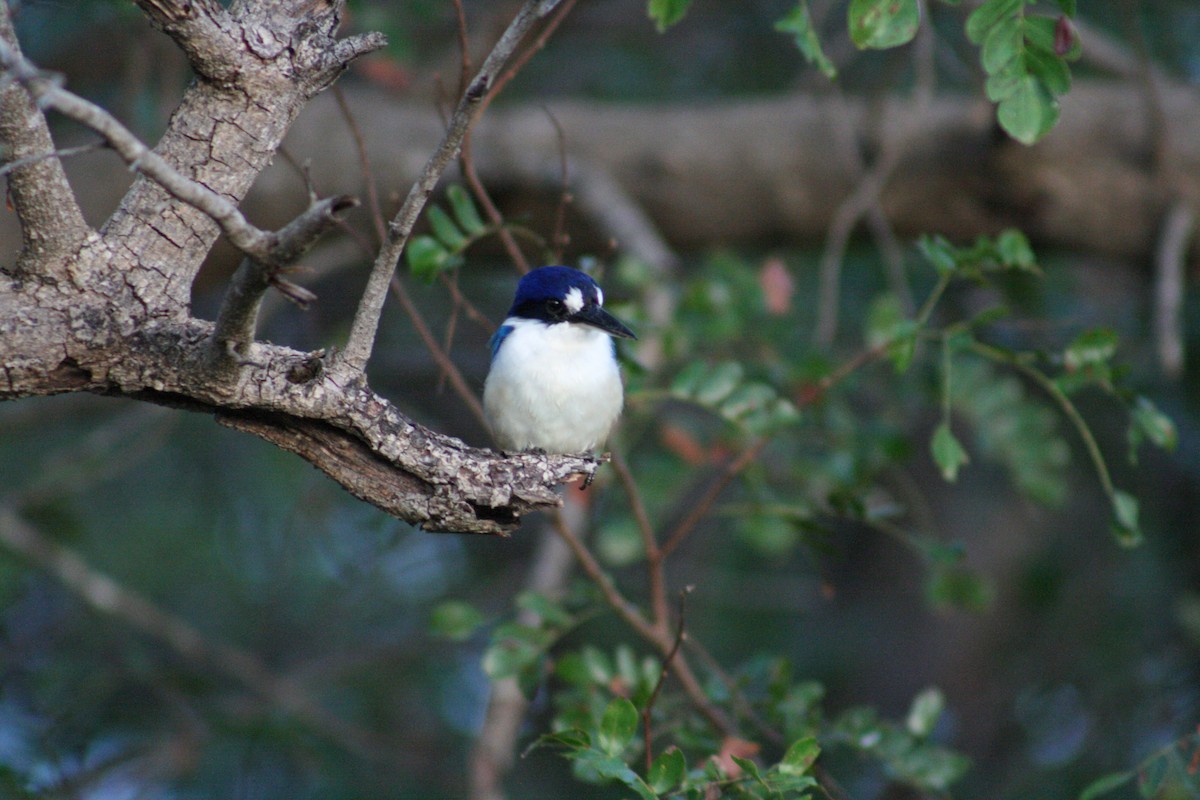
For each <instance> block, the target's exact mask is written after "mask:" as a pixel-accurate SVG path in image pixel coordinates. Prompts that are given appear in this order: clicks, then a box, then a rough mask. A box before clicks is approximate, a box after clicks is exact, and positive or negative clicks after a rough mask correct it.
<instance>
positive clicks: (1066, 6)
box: [1055, 0, 1075, 17]
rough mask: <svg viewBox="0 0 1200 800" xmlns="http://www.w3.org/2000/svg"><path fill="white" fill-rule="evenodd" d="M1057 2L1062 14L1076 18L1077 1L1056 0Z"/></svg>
mask: <svg viewBox="0 0 1200 800" xmlns="http://www.w3.org/2000/svg"><path fill="white" fill-rule="evenodd" d="M1055 2H1056V3H1058V7H1059V8H1060V9H1062V13H1064V14H1066V15H1067V16H1068V17H1074V16H1075V0H1055Z"/></svg>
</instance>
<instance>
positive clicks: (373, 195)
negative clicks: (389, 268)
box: [333, 84, 387, 246]
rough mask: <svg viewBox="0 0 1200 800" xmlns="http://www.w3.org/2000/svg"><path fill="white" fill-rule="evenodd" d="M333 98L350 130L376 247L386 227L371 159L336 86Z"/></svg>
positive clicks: (364, 141)
mask: <svg viewBox="0 0 1200 800" xmlns="http://www.w3.org/2000/svg"><path fill="white" fill-rule="evenodd" d="M333 96H334V99H336V100H337V104H338V110H339V111H341V114H342V119H343V120H344V121H345V123H346V127H348V128H349V129H350V136H351V137H352V138H353V139H354V152H355V154H357V156H358V168H359V172H360V173H361V175H362V179H363V184H365V186H366V189H367V210H368V211H370V212H371V222H372V224H373V225H374V226H375V236H376V237H377V241H376V242H375V244H376V246H378V245H381V244H383V241H384V240H385V239H386V238H387V225H386V224H385V223H384V221H383V207H382V206H380V205H379V187H378V186H377V185H376V183H375V173H374V171H373V170H372V169H371V158H370V156H369V155H368V153H367V140H366V138H365V137H364V136H363V132H362V128H361V127H360V126H359V124H358V119H357V118H356V117H355V116H354V112H352V111H351V110H350V105H349V104H348V103H347V102H346V95H345V93H343V92H342V88H341V86H339V85H338V84H334V86H333Z"/></svg>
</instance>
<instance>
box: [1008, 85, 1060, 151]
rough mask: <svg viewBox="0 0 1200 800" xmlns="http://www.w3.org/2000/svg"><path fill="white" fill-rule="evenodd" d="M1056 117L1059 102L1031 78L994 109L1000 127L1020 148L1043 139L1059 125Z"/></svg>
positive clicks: (1018, 86)
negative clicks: (1021, 145)
mask: <svg viewBox="0 0 1200 800" xmlns="http://www.w3.org/2000/svg"><path fill="white" fill-rule="evenodd" d="M1058 115H1059V108H1058V101H1057V100H1055V99H1054V98H1053V97H1052V96H1051V95H1050V94H1049V93H1048V92H1047V91H1046V89H1045V88H1043V86H1042V84H1041V83H1040V82H1039V81H1038V80H1037V79H1036V78H1034V77H1033V76H1031V75H1026V76H1025V77H1024V78H1022V79H1020V80H1019V81H1017V83H1016V86H1015V88H1014V90H1013V92H1012V94H1010V95H1009V96H1008V97H1005V98H1004V99H1003V100H1001V101H1000V105H999V106H998V107H997V109H996V119H997V120H999V122H1000V127H1002V128H1004V130H1005V131H1006V132H1007V133H1008V135H1009V136H1011V137H1013V138H1014V139H1016V140H1017V141H1018V142H1020V143H1021V144H1033V143H1034V142H1036V141H1037V140H1038V139H1040V138H1042V137H1043V136H1045V135H1046V133H1047V132H1048V131H1049V130H1050V129H1051V128H1053V127H1054V125H1055V123H1056V122H1058Z"/></svg>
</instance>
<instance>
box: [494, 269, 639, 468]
mask: <svg viewBox="0 0 1200 800" xmlns="http://www.w3.org/2000/svg"><path fill="white" fill-rule="evenodd" d="M614 336H616V337H621V338H625V339H636V338H637V337H636V336H634V335H633V331H631V330H629V328H627V327H626V326H625V325H624V324H623V323H622V322H621V321H620V320H618V319H617V318H616V317H614V316H613V315H612V314H610V313H608V312H607V311H605V310H604V292H602V291H601V290H600V287H599V286H598V285H597V284H596V282H595V281H594V280H592V279H591V278H590V277H588V275H587V274H586V273H584V272H581V271H580V270H577V269H573V268H571V267H558V266H555V267H539V268H538V269H535V270H532V271H530V272H528V273H526V274H525V275H524V276H523V277H522V278H521V280H520V282H519V283H518V284H517V293H516V296H515V297H514V298H513V302H512V308H510V309H509V310H508V316H507V317H506V318H505V320H504V322H503V324H501V325H500V328H499V329H498V330H497V331H496V333H495V335H493V336H492V338H491V342H490V344H491V348H492V365H491V368H490V369H489V371H488V376H487V381H486V382H485V383H484V387H483V409H484V412H485V413H486V414H487V419H488V424H489V425H490V426H491V429H492V436H493V437H494V438H495V440H496V444H497V445H498V446H499V447H500V449H501V450H505V451H508V452H517V451H521V450H540V451H542V452H546V453H568V454H577V453H591V452H594V450H595V449H596V448H597V447H599V446H601V445H603V443H604V440H605V439H606V438H607V437H608V434H609V431H611V430H612V427H613V425H614V424H615V423H616V421H617V416H618V415H620V413H621V406H622V405H623V403H624V389H623V387H622V384H621V372H620V370H619V369H618V367H617V358H616V346H615V343H614V342H613V338H612V337H614Z"/></svg>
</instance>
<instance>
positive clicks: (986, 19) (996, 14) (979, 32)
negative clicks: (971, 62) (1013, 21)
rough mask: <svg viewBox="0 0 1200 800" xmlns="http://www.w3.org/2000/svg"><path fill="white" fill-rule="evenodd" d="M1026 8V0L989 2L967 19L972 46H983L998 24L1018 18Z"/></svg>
mask: <svg viewBox="0 0 1200 800" xmlns="http://www.w3.org/2000/svg"><path fill="white" fill-rule="evenodd" d="M1024 6H1025V2H1024V0H987V2H986V3H983V4H981V5H980V6H979V8H977V9H975V10H974V11H972V12H971V15H970V16H969V17H967V38H968V39H970V40H971V43H972V44H975V45H981V44H983V40H984V38H985V37H986V36H987V35H988V32H989V31H991V29H992V28H993V27H995V25H996V24H997V23H998V22H1000V21H1001V20H1004V19H1010V18H1012V17H1015V16H1017V14H1019V13H1020V12H1021V9H1022V8H1024Z"/></svg>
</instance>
